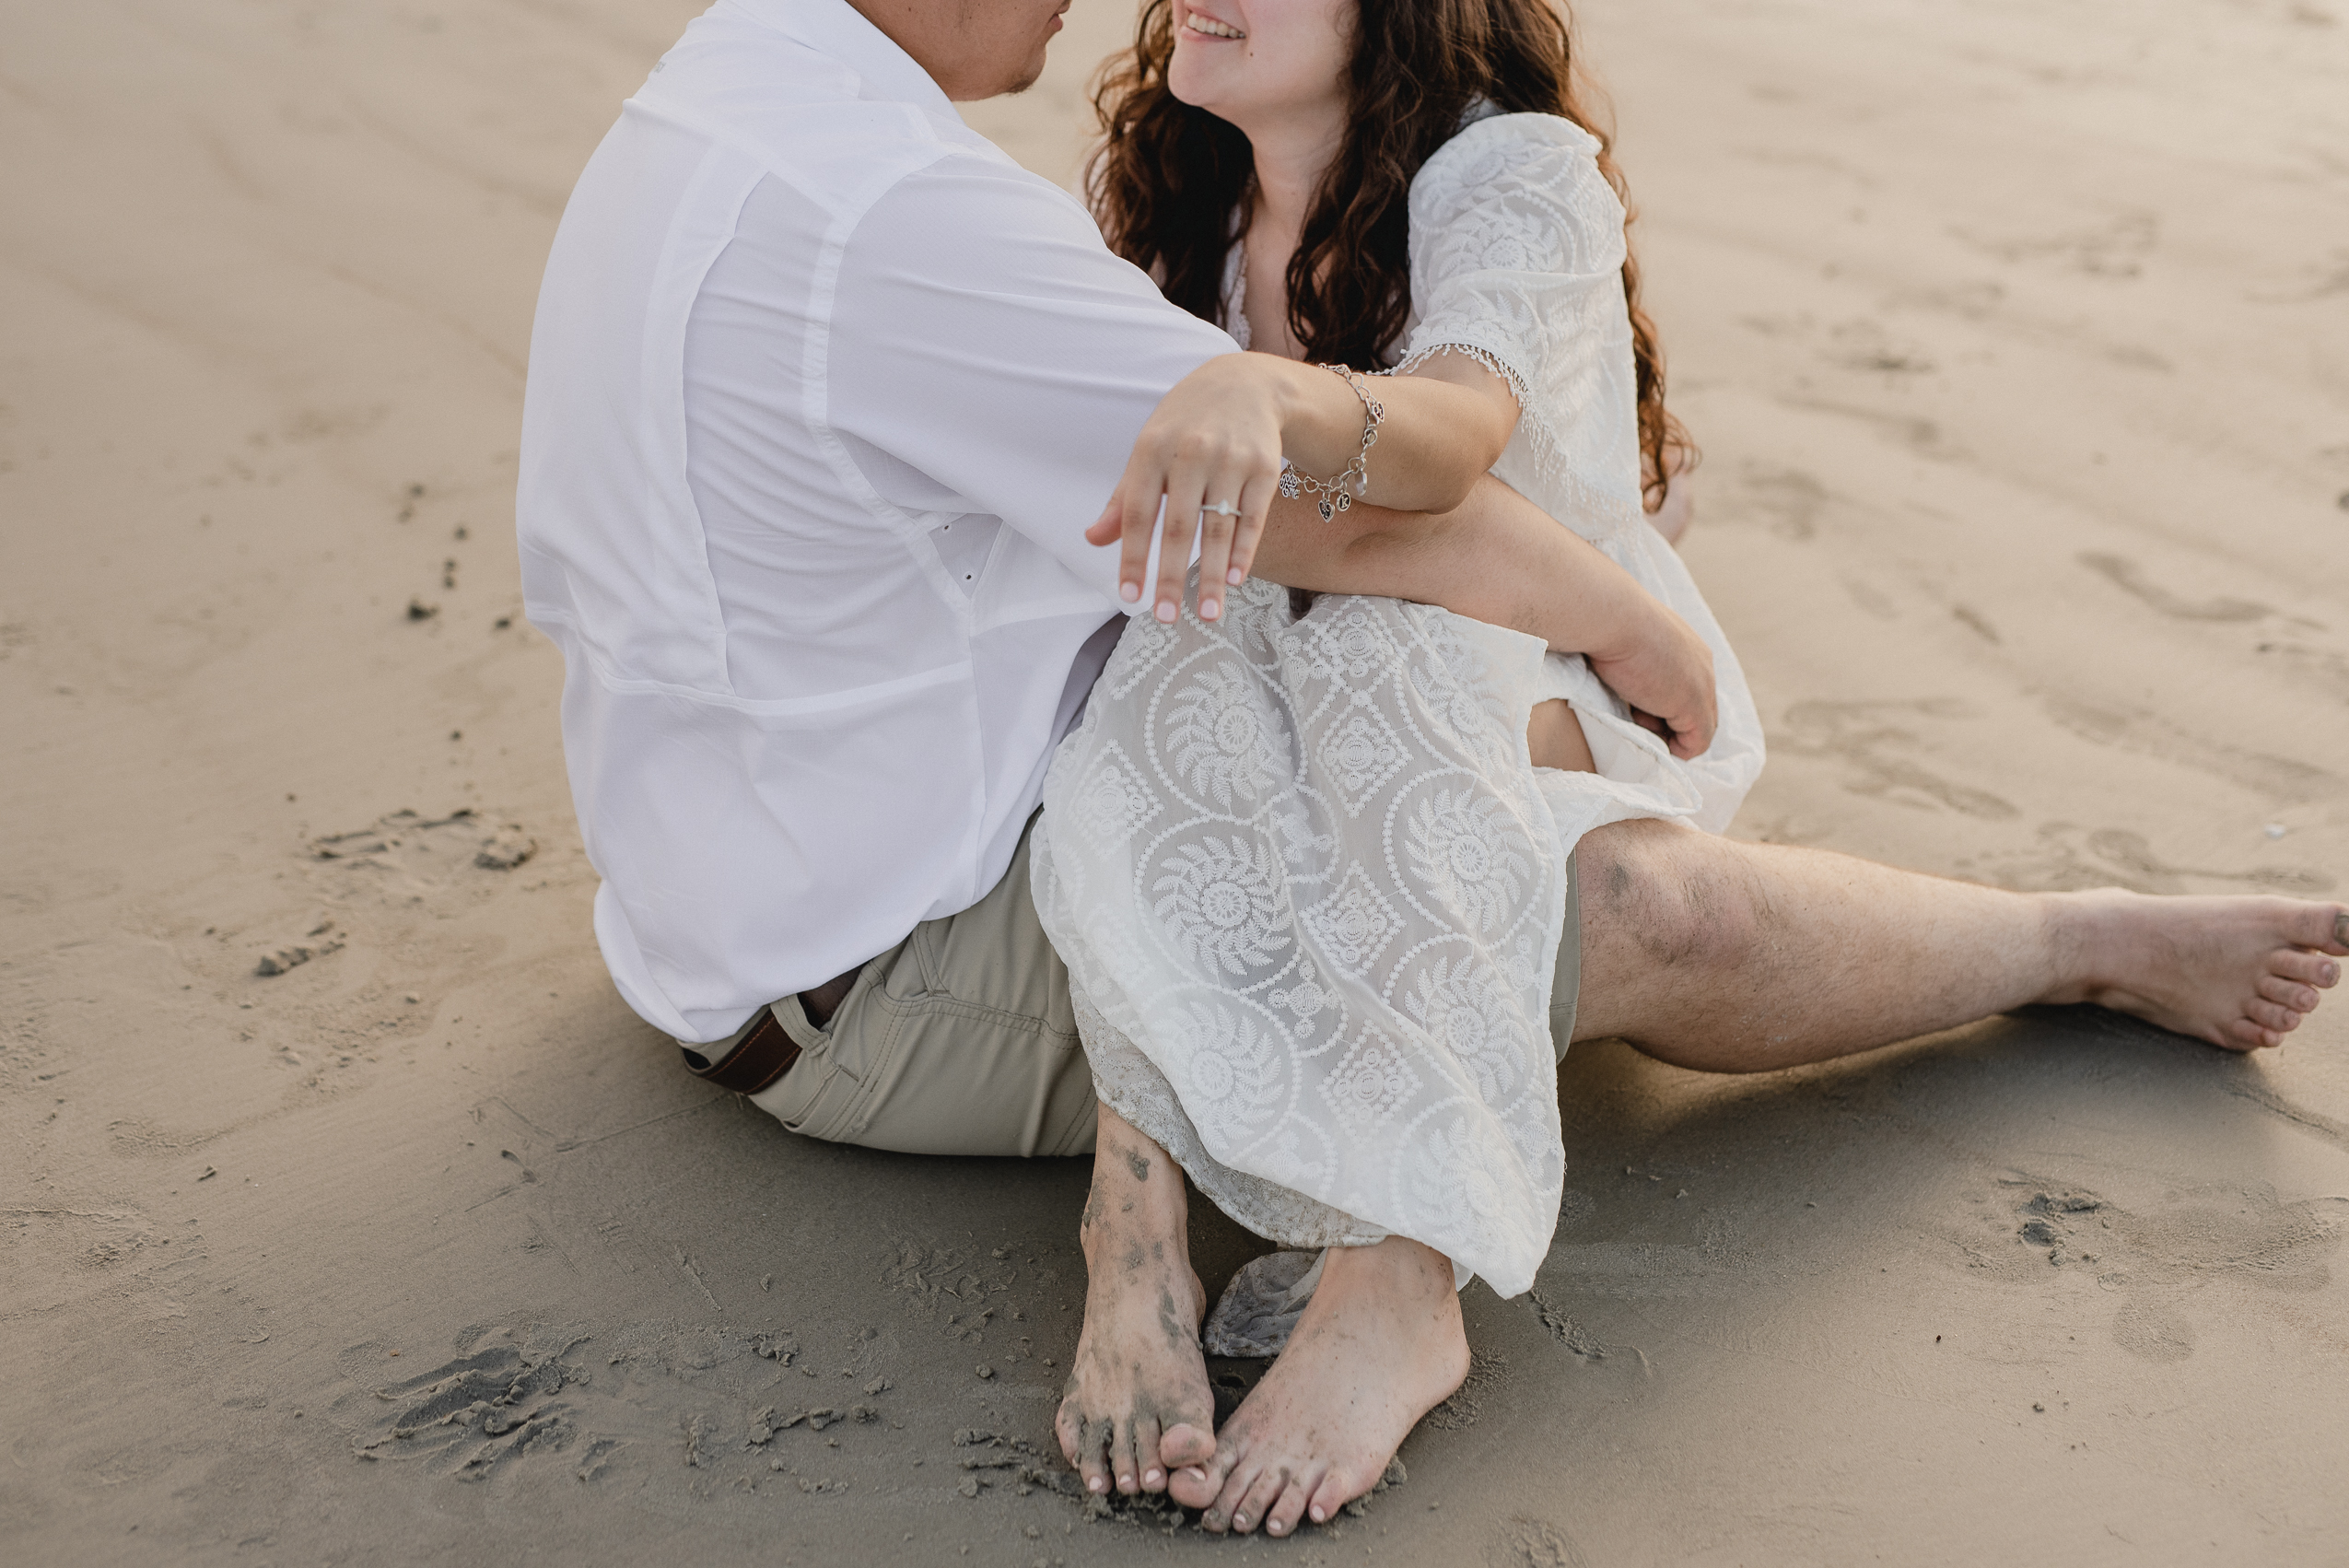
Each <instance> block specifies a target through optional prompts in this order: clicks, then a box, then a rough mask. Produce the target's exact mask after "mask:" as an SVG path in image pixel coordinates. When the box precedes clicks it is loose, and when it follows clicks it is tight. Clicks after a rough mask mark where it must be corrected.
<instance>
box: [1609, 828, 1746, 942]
mask: <svg viewBox="0 0 2349 1568" xmlns="http://www.w3.org/2000/svg"><path fill="white" fill-rule="evenodd" d="M1583 845H1584V848H1583V849H1582V850H1581V855H1582V877H1583V883H1582V887H1583V930H1584V950H1585V952H1589V951H1590V950H1591V949H1592V948H1593V947H1594V945H1597V946H1600V947H1603V948H1604V949H1606V950H1607V951H1609V952H1612V953H1615V954H1619V955H1623V956H1624V957H1627V958H1628V959H1629V960H1630V966H1633V967H1637V968H1642V969H1645V970H1646V971H1648V973H1649V974H1650V975H1652V976H1654V977H1658V978H1661V977H1665V976H1670V975H1684V976H1685V975H1689V974H1692V973H1722V972H1726V971H1730V970H1735V969H1736V968H1739V967H1741V966H1743V965H1745V964H1747V963H1748V962H1750V961H1751V960H1752V959H1753V957H1754V956H1755V954H1757V952H1758V951H1759V947H1760V945H1761V943H1762V941H1763V930H1764V925H1765V911H1764V908H1763V902H1764V901H1763V900H1762V898H1761V896H1760V886H1759V879H1758V878H1757V877H1756V875H1755V874H1754V869H1753V868H1752V867H1751V866H1750V865H1749V864H1748V863H1747V858H1748V857H1747V846H1745V845H1741V844H1738V843H1735V841H1733V840H1730V839H1726V838H1723V837H1719V836H1718V835H1716V834H1710V833H1702V832H1698V831H1696V830H1694V829H1691V828H1688V827H1684V826H1681V825H1678V824H1677V823H1669V822H1656V821H1643V822H1626V823H1616V824H1613V825H1609V826H1607V827H1603V828H1599V829H1596V830H1595V831H1594V832H1592V833H1591V834H1589V835H1587V836H1586V837H1584V840H1583ZM1619 966H1620V965H1619Z"/></svg>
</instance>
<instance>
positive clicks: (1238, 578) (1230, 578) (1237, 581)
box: [1223, 567, 1248, 588]
mask: <svg viewBox="0 0 2349 1568" xmlns="http://www.w3.org/2000/svg"><path fill="white" fill-rule="evenodd" d="M1223 580H1224V581H1226V582H1228V583H1230V584H1231V585H1232V586H1233V587H1234V588H1237V587H1239V586H1240V585H1241V584H1242V583H1244V582H1245V581H1247V580H1248V574H1247V573H1245V572H1244V571H1242V570H1241V569H1240V568H1237V567H1233V568H1232V569H1231V570H1230V571H1228V572H1225V573H1224V574H1223Z"/></svg>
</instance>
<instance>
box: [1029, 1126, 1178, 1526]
mask: <svg viewBox="0 0 2349 1568" xmlns="http://www.w3.org/2000/svg"><path fill="white" fill-rule="evenodd" d="M1186 1220H1187V1205H1186V1202H1185V1199H1184V1196H1183V1173H1182V1172H1181V1170H1180V1169H1178V1168H1177V1167H1176V1166H1175V1162H1174V1161H1173V1160H1171V1159H1169V1158H1167V1156H1166V1153H1165V1151H1164V1150H1163V1149H1161V1148H1159V1146H1158V1145H1157V1144H1155V1143H1153V1142H1151V1141H1150V1140H1149V1139H1147V1138H1145V1137H1143V1136H1142V1135H1141V1134H1140V1133H1139V1132H1137V1131H1135V1130H1134V1129H1133V1128H1132V1127H1130V1126H1129V1125H1128V1124H1127V1122H1126V1121H1125V1120H1124V1119H1123V1118H1122V1117H1119V1116H1118V1115H1117V1114H1116V1112H1115V1111H1113V1110H1111V1109H1110V1108H1109V1107H1108V1106H1102V1107H1101V1123H1100V1133H1099V1137H1098V1141H1097V1143H1096V1147H1095V1153H1094V1155H1093V1195H1092V1196H1091V1197H1090V1198H1089V1199H1087V1200H1086V1202H1085V1216H1084V1223H1083V1236H1084V1248H1085V1268H1086V1272H1087V1274H1088V1275H1089V1277H1090V1278H1089V1281H1088V1283H1087V1285H1086V1288H1085V1326H1084V1331H1083V1333H1082V1335H1081V1337H1080V1338H1079V1339H1078V1340H1077V1357H1076V1362H1075V1363H1074V1365H1073V1367H1072V1369H1071V1370H1070V1372H1069V1382H1068V1386H1067V1387H1066V1388H1064V1389H1063V1390H1062V1394H1061V1399H1060V1410H1059V1414H1058V1416H1057V1417H1056V1418H1055V1420H1054V1422H1053V1427H1054V1430H1055V1431H1056V1432H1058V1433H1059V1437H1060V1451H1061V1452H1062V1453H1063V1454H1064V1455H1066V1456H1067V1457H1068V1459H1069V1464H1071V1465H1073V1466H1075V1467H1076V1469H1077V1471H1078V1473H1079V1474H1080V1475H1081V1476H1083V1478H1084V1481H1085V1487H1086V1490H1087V1491H1089V1492H1107V1491H1108V1490H1109V1489H1110V1487H1111V1486H1112V1485H1115V1486H1116V1489H1117V1490H1118V1491H1119V1492H1125V1493H1126V1494H1128V1496H1131V1495H1132V1494H1133V1493H1135V1492H1163V1491H1164V1490H1165V1488H1166V1477H1167V1472H1168V1471H1169V1470H1171V1469H1175V1467H1177V1466H1182V1465H1202V1464H1206V1463H1209V1462H1210V1460H1211V1459H1212V1458H1213V1457H1214V1454H1215V1435H1214V1433H1215V1395H1214V1392H1213V1390H1212V1389H1210V1387H1208V1381H1207V1363H1206V1361H1205V1360H1204V1359H1203V1358H1202V1357H1201V1355H1200V1353H1199V1319H1200V1316H1202V1315H1203V1314H1204V1313H1205V1312H1206V1310H1207V1293H1206V1291H1205V1290H1204V1289H1202V1288H1201V1287H1200V1285H1199V1279H1198V1275H1197V1274H1195V1273H1193V1272H1192V1271H1191V1262H1190V1251H1189V1238H1188V1235H1187V1232H1186Z"/></svg>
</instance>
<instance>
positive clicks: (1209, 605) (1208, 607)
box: [1199, 599, 1223, 621]
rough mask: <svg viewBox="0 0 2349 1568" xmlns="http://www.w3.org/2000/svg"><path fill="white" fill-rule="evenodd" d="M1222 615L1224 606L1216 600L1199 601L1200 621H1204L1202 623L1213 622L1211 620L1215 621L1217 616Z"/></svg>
mask: <svg viewBox="0 0 2349 1568" xmlns="http://www.w3.org/2000/svg"><path fill="white" fill-rule="evenodd" d="M1221 614H1223V606H1222V605H1221V603H1218V602H1216V601H1215V600H1212V599H1202V600H1200V601H1199V619H1200V620H1202V621H1211V620H1213V619H1215V617H1216V616H1218V615H1221Z"/></svg>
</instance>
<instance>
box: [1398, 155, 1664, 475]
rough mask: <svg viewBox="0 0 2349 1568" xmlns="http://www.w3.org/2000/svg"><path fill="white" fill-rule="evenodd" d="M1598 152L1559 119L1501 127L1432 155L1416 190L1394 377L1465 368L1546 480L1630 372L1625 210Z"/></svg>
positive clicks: (1415, 183)
mask: <svg viewBox="0 0 2349 1568" xmlns="http://www.w3.org/2000/svg"><path fill="white" fill-rule="evenodd" d="M1597 149H1598V144H1597V142H1596V141H1595V139H1593V138H1592V137H1591V135H1589V134H1588V133H1587V132H1585V131H1584V130H1583V129H1582V128H1581V127H1580V126H1578V125H1576V124H1574V123H1572V121H1569V120H1565V119H1562V118H1560V117H1559V116H1557V115H1550V114H1506V115H1500V116H1496V117H1494V118H1492V119H1489V120H1483V121H1479V122H1478V123H1476V124H1474V125H1471V126H1470V127H1468V128H1467V130H1465V131H1463V132H1461V133H1460V134H1459V135H1457V136H1455V137H1454V138H1453V139H1452V140H1451V141H1450V142H1448V143H1446V144H1445V145H1444V146H1443V147H1441V148H1439V149H1438V150H1437V152H1436V154H1435V156H1434V157H1432V158H1430V159H1429V160H1428V162H1427V164H1426V166H1425V167H1424V168H1423V169H1422V170H1420V175H1419V177H1418V179H1416V180H1415V181H1413V182H1412V187H1411V198H1410V216H1411V303H1412V312H1413V315H1414V316H1415V317H1416V318H1417V321H1416V324H1415V326H1414V327H1413V329H1412V331H1411V333H1410V337H1409V341H1408V344H1407V345H1406V346H1405V352H1404V358H1403V360H1402V368H1404V369H1408V368H1409V367H1410V366H1412V365H1416V364H1417V363H1419V362H1420V360H1422V359H1425V358H1427V357H1430V356H1432V355H1434V354H1437V353H1441V352H1443V351H1444V350H1447V349H1451V350H1455V351H1458V352H1462V353H1467V354H1469V355H1471V356H1473V357H1475V358H1476V359H1478V361H1480V362H1481V363H1482V364H1484V365H1485V367H1486V368H1487V369H1490V370H1491V371H1493V373H1494V374H1496V375H1499V376H1501V377H1502V378H1503V379H1504V380H1507V381H1508V382H1509V385H1510V389H1511V390H1512V391H1513V392H1515V393H1516V394H1517V404H1518V407H1519V409H1520V410H1521V411H1522V412H1521V415H1520V419H1521V422H1522V426H1523V427H1524V429H1525V434H1526V436H1527V437H1528V438H1529V439H1530V442H1531V444H1532V446H1533V447H1534V449H1535V451H1536V452H1537V454H1539V455H1540V456H1541V457H1542V458H1543V459H1544V461H1545V466H1548V462H1549V461H1550V460H1551V459H1553V458H1554V457H1555V454H1556V453H1557V452H1558V451H1560V448H1561V445H1562V444H1563V443H1562V442H1561V439H1560V435H1561V432H1563V431H1564V430H1565V429H1566V428H1567V427H1568V425H1569V424H1570V422H1572V421H1574V420H1576V419H1578V418H1580V417H1582V416H1583V415H1585V413H1586V412H1587V411H1588V410H1590V409H1592V408H1594V407H1595V406H1597V405H1598V404H1599V403H1600V402H1601V401H1602V400H1603V399H1604V398H1606V397H1607V396H1608V395H1610V392H1611V390H1612V389H1610V388H1609V387H1608V386H1607V381H1608V380H1609V379H1610V378H1611V377H1612V375H1613V374H1614V372H1615V370H1616V369H1617V365H1616V361H1618V360H1619V359H1620V360H1623V361H1624V362H1625V363H1626V364H1628V359H1627V358H1626V356H1628V354H1629V351H1630V310H1629V307H1628V305H1627V304H1626V302H1625V299H1624V295H1623V280H1622V269H1623V255H1624V246H1625V241H1624V237H1623V205H1622V203H1621V201H1620V200H1619V198H1618V197H1617V196H1616V194H1615V192H1614V190H1613V189H1612V188H1611V187H1610V186H1609V185H1608V184H1607V180H1606V177H1605V176H1604V175H1602V174H1601V173H1600V172H1599V169H1598V161H1597V158H1596V153H1597Z"/></svg>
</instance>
